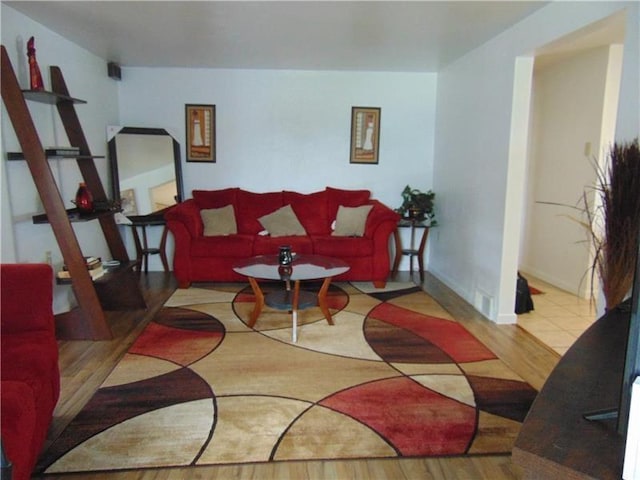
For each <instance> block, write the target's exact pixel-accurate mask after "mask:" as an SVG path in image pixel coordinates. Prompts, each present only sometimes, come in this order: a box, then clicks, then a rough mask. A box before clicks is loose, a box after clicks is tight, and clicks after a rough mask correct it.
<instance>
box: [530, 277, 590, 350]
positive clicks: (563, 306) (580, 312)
mask: <svg viewBox="0 0 640 480" xmlns="http://www.w3.org/2000/svg"><path fill="white" fill-rule="evenodd" d="M523 275H524V276H525V278H526V279H527V280H528V282H529V286H531V287H535V288H537V289H538V290H541V291H542V292H544V293H541V294H539V295H533V296H532V298H533V306H534V310H532V311H531V312H529V313H524V314H522V315H518V326H519V327H521V328H524V329H525V330H527V331H528V332H529V333H531V334H532V335H533V336H534V337H536V338H537V339H539V340H540V341H541V342H542V343H544V344H545V345H547V346H548V347H550V348H551V349H553V350H554V351H556V352H557V353H558V354H560V355H564V353H565V352H566V351H567V350H568V349H569V347H570V346H571V345H573V342H574V341H575V340H576V339H577V338H578V337H579V336H580V335H581V334H582V333H583V332H584V331H585V330H586V329H587V328H588V327H589V326H590V325H591V324H592V323H593V322H594V321H595V320H596V308H595V306H591V305H590V304H589V300H586V299H582V298H579V297H577V296H575V295H573V294H571V293H568V292H566V291H564V290H560V289H559V288H556V287H554V286H552V285H549V284H548V283H546V282H543V281H542V280H539V279H537V278H535V277H533V276H531V275H527V274H523Z"/></svg>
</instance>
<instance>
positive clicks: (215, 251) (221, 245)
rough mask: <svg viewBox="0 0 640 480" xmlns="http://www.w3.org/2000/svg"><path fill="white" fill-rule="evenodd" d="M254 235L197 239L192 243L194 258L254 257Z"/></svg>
mask: <svg viewBox="0 0 640 480" xmlns="http://www.w3.org/2000/svg"><path fill="white" fill-rule="evenodd" d="M253 241H254V237H253V235H240V234H238V235H226V236H222V235H221V236H217V237H197V238H194V239H193V241H192V242H191V256H192V257H234V258H246V257H250V256H251V255H253V253H252V252H253Z"/></svg>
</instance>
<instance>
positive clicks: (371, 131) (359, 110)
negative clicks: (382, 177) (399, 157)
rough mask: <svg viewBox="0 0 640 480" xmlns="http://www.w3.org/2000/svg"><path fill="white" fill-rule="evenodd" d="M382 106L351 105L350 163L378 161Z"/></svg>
mask: <svg viewBox="0 0 640 480" xmlns="http://www.w3.org/2000/svg"><path fill="white" fill-rule="evenodd" d="M379 150H380V108H377V107H351V156H350V160H349V161H350V163H370V164H377V163H378V153H379Z"/></svg>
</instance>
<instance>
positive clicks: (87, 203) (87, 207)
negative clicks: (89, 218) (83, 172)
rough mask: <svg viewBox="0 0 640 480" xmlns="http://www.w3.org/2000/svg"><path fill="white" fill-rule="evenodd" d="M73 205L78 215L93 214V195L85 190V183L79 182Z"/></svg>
mask: <svg viewBox="0 0 640 480" xmlns="http://www.w3.org/2000/svg"><path fill="white" fill-rule="evenodd" d="M74 203H75V204H76V207H77V208H78V211H79V212H80V213H91V212H93V195H91V191H90V190H89V189H88V188H87V184H86V183H84V182H80V185H79V186H78V191H77V192H76V201H75V202H74Z"/></svg>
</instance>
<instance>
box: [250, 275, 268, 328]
mask: <svg viewBox="0 0 640 480" xmlns="http://www.w3.org/2000/svg"><path fill="white" fill-rule="evenodd" d="M247 278H248V279H249V285H251V289H252V290H253V294H254V295H255V297H256V302H255V304H254V306H253V312H251V317H249V327H250V328H253V326H254V325H255V324H256V320H258V317H259V316H260V312H262V307H264V293H262V290H261V289H260V286H259V285H258V282H257V281H256V279H255V278H252V277H247Z"/></svg>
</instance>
